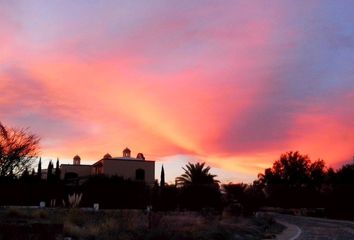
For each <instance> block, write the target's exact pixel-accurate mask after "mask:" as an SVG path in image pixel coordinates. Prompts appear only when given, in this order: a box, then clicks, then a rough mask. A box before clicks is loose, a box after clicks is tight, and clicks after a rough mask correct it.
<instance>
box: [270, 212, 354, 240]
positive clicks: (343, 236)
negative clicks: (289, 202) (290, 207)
mask: <svg viewBox="0 0 354 240" xmlns="http://www.w3.org/2000/svg"><path fill="white" fill-rule="evenodd" d="M274 216H275V219H276V220H277V221H279V222H280V223H282V224H284V225H285V226H287V227H288V229H287V230H286V231H285V232H284V233H283V234H285V235H284V236H281V235H280V236H279V238H278V239H279V240H285V239H292V240H295V239H296V240H334V239H336V240H353V239H354V222H349V221H337V220H328V219H321V218H311V217H299V216H290V215H282V214H274ZM296 228H298V229H299V231H300V232H299V231H296ZM289 230H290V232H289ZM286 234H287V235H286Z"/></svg>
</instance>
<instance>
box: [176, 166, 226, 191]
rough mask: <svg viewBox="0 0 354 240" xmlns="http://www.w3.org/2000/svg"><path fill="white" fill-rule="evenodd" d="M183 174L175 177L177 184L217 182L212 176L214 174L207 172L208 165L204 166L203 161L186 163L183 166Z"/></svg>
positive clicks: (208, 169)
mask: <svg viewBox="0 0 354 240" xmlns="http://www.w3.org/2000/svg"><path fill="white" fill-rule="evenodd" d="M183 170H184V174H182V175H181V176H180V177H177V178H176V183H177V185H180V186H181V185H182V186H186V185H191V184H213V183H218V182H219V181H218V180H215V179H214V178H215V177H216V175H212V174H210V173H209V171H210V167H209V166H207V167H205V163H204V162H203V163H196V164H193V163H188V164H187V165H186V167H183Z"/></svg>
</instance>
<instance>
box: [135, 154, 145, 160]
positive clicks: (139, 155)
mask: <svg viewBox="0 0 354 240" xmlns="http://www.w3.org/2000/svg"><path fill="white" fill-rule="evenodd" d="M136 158H137V159H141V160H145V157H144V154H142V153H138V155H137V156H136Z"/></svg>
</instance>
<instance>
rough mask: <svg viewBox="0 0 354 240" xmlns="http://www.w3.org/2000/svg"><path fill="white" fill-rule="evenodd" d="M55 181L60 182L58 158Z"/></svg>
mask: <svg viewBox="0 0 354 240" xmlns="http://www.w3.org/2000/svg"><path fill="white" fill-rule="evenodd" d="M54 175H55V179H56V180H60V168H59V158H57V163H56V166H55V173H54Z"/></svg>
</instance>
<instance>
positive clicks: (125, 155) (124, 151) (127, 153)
mask: <svg viewBox="0 0 354 240" xmlns="http://www.w3.org/2000/svg"><path fill="white" fill-rule="evenodd" d="M130 153H131V152H130V149H129V148H125V149H124V150H123V157H126V158H130Z"/></svg>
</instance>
